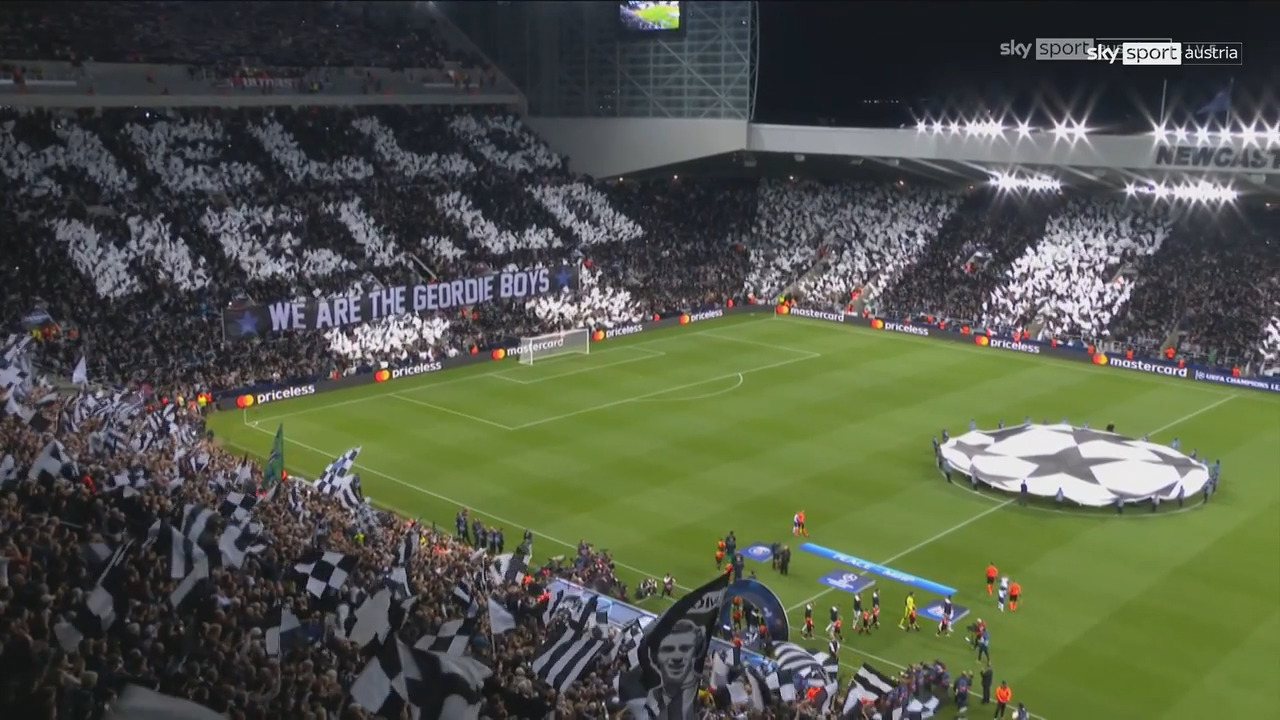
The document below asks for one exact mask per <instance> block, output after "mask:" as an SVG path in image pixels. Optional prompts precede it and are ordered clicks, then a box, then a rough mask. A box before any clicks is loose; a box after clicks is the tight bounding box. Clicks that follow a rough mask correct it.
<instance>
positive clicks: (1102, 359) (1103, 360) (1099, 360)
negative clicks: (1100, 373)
mask: <svg viewBox="0 0 1280 720" xmlns="http://www.w3.org/2000/svg"><path fill="white" fill-rule="evenodd" d="M1093 364H1094V365H1106V364H1107V356H1106V355H1104V354H1102V353H1097V354H1095V355H1094V356H1093Z"/></svg>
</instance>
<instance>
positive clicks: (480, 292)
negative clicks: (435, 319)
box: [222, 266, 577, 340]
mask: <svg viewBox="0 0 1280 720" xmlns="http://www.w3.org/2000/svg"><path fill="white" fill-rule="evenodd" d="M576 281H577V273H576V272H575V269H574V268H572V267H568V266H565V267H559V268H545V267H539V268H528V269H522V270H503V271H502V272H496V273H491V274H489V275H482V276H479V277H470V278H458V279H456V280H451V281H448V282H441V283H432V284H430V285H400V286H396V287H385V288H379V289H376V290H373V291H370V292H366V293H363V294H361V295H340V296H337V297H329V298H311V299H305V300H285V301H283V302H274V303H270V304H268V305H255V306H251V307H236V308H229V309H227V310H224V311H223V313H222V327H223V330H224V331H225V333H226V337H227V339H228V340H237V339H240V338H246V337H253V336H255V335H268V334H270V333H277V332H284V331H287V330H295V331H299V330H328V329H330V328H336V327H342V326H344V325H358V324H361V323H367V322H373V321H375V320H382V319H385V318H391V317H398V316H400V315H417V314H421V313H427V312H435V311H439V310H452V309H454V308H461V307H469V306H474V305H483V304H485V303H487V302H490V301H492V300H529V299H532V298H535V297H538V296H539V295H545V294H547V293H551V292H558V291H561V290H564V289H566V288H572V287H575V285H576Z"/></svg>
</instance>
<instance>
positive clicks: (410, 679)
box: [351, 636, 493, 720]
mask: <svg viewBox="0 0 1280 720" xmlns="http://www.w3.org/2000/svg"><path fill="white" fill-rule="evenodd" d="M492 674H493V671H492V670H490V669H489V668H488V667H486V666H485V665H484V664H483V663H481V662H480V661H478V660H476V659H474V658H470V657H457V656H449V655H442V654H439V653H432V652H422V651H419V650H416V649H413V648H410V647H409V646H407V645H405V644H404V643H402V642H400V640H399V639H398V638H396V637H394V636H393V637H391V638H390V639H389V640H388V641H387V642H385V643H383V644H382V645H381V647H380V648H379V649H378V653H377V655H376V656H375V657H374V658H373V660H371V661H370V662H369V664H368V665H367V666H366V667H365V669H364V672H362V673H360V677H358V678H356V681H355V683H354V684H352V686H351V699H352V700H354V701H355V703H356V704H357V705H359V706H361V707H363V708H365V709H366V710H370V711H372V712H373V713H375V714H376V715H378V716H379V717H385V718H399V717H402V716H403V714H404V713H405V711H406V710H407V711H408V714H409V716H410V717H412V718H416V719H417V720H473V719H476V718H479V716H480V705H481V702H482V700H483V695H482V692H481V691H482V689H483V687H484V681H485V680H486V679H488V678H489V676H490V675H492Z"/></svg>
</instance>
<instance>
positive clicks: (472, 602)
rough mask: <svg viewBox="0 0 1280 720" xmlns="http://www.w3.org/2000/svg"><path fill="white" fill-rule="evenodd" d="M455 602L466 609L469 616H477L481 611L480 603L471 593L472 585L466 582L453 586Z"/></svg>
mask: <svg viewBox="0 0 1280 720" xmlns="http://www.w3.org/2000/svg"><path fill="white" fill-rule="evenodd" d="M453 601H454V602H456V603H458V604H459V605H461V606H462V607H463V608H465V609H466V611H467V615H468V616H471V615H475V614H476V613H477V612H479V610H480V603H479V602H477V601H476V596H475V594H474V593H472V592H471V585H470V584H469V583H467V581H465V580H459V581H458V583H457V584H456V585H454V586H453Z"/></svg>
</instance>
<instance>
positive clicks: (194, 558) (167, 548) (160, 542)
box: [147, 520, 208, 580]
mask: <svg viewBox="0 0 1280 720" xmlns="http://www.w3.org/2000/svg"><path fill="white" fill-rule="evenodd" d="M147 538H148V540H152V539H154V540H155V543H156V550H157V552H159V553H160V555H161V557H164V558H166V559H167V560H168V565H169V579H171V580H181V579H182V578H185V577H186V576H188V575H190V574H191V571H192V570H194V569H195V567H196V564H197V563H199V562H200V561H201V560H205V559H207V557H208V556H207V554H206V553H205V551H204V550H203V549H201V548H200V546H199V545H196V544H195V541H193V540H191V538H188V537H187V536H186V535H183V534H182V531H180V530H178V528H176V527H174V526H172V525H170V524H169V523H168V522H164V521H161V520H157V521H156V523H155V524H154V525H152V526H151V529H150V530H149V531H148V532H147Z"/></svg>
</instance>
